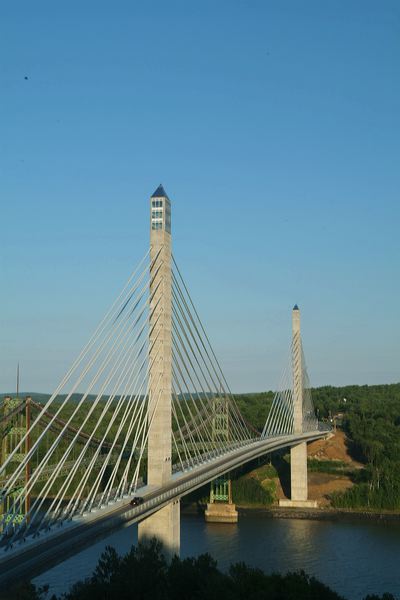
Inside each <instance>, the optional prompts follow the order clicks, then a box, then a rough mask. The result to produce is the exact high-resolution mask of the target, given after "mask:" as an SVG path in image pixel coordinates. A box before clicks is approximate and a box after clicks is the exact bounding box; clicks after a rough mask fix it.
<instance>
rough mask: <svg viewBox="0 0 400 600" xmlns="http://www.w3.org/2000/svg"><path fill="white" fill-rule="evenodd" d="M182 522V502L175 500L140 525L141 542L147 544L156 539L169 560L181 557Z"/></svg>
mask: <svg viewBox="0 0 400 600" xmlns="http://www.w3.org/2000/svg"><path fill="white" fill-rule="evenodd" d="M180 521H181V517H180V502H179V500H175V501H174V502H171V504H168V505H167V506H164V508H161V510H159V511H157V512H156V513H154V514H153V515H151V516H150V517H148V518H147V519H145V520H144V521H141V522H140V523H139V527H138V538H139V542H143V543H146V542H148V541H150V540H151V539H152V538H154V537H155V538H157V539H158V540H159V541H160V542H161V543H162V545H163V548H164V553H165V555H166V556H167V558H172V557H173V556H174V555H175V554H178V555H179V550H180V543H181V532H180Z"/></svg>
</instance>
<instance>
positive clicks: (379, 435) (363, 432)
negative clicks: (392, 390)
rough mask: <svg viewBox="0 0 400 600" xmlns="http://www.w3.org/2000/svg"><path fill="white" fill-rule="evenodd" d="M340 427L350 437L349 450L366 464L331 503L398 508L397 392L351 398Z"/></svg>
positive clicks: (399, 406)
mask: <svg viewBox="0 0 400 600" xmlns="http://www.w3.org/2000/svg"><path fill="white" fill-rule="evenodd" d="M385 387H386V386H385ZM391 387H392V386H391ZM393 387H395V386H393ZM397 387H398V386H397ZM385 391H386V390H385ZM343 428H344V429H345V431H346V433H347V435H348V438H349V440H350V444H351V446H350V451H351V452H352V453H353V455H355V457H356V458H358V459H359V460H361V461H362V462H364V463H365V468H364V469H363V470H362V471H360V473H359V475H358V478H357V480H356V484H355V485H354V486H353V487H352V488H351V489H349V490H347V491H346V492H344V493H340V494H339V493H338V494H334V495H333V497H332V505H333V506H337V507H344V508H373V509H389V510H399V509H400V393H399V394H398V395H396V394H393V396H379V395H378V396H374V395H370V396H364V397H362V398H359V399H357V400H354V401H352V402H351V404H350V406H349V409H348V410H347V412H346V414H345V417H344V421H343Z"/></svg>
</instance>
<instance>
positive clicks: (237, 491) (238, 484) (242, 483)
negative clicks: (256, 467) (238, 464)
mask: <svg viewBox="0 0 400 600" xmlns="http://www.w3.org/2000/svg"><path fill="white" fill-rule="evenodd" d="M232 496H233V501H234V502H235V503H236V504H262V505H264V506H269V505H271V504H272V503H273V501H274V496H273V493H272V491H271V490H269V489H265V488H264V487H263V486H262V485H261V483H260V482H259V481H258V480H257V479H255V478H254V477H241V478H240V479H237V480H235V481H232Z"/></svg>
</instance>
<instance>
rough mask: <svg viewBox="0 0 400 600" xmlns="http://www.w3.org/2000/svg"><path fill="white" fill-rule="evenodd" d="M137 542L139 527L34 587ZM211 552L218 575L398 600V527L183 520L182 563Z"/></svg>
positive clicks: (56, 583) (66, 580)
mask: <svg viewBox="0 0 400 600" xmlns="http://www.w3.org/2000/svg"><path fill="white" fill-rule="evenodd" d="M136 541H137V526H136V525H132V526H130V527H127V528H125V529H122V530H120V531H117V532H115V533H113V534H112V535H110V536H109V537H108V538H106V539H104V540H102V541H101V542H98V543H97V544H95V545H93V546H92V547H91V548H88V549H87V550H84V551H82V552H81V553H79V554H77V555H75V556H74V557H72V558H70V559H69V560H67V561H65V562H64V563H62V564H60V565H58V566H57V567H55V568H53V569H51V570H50V571H48V572H46V573H44V574H43V575H41V576H40V577H38V578H37V579H35V580H34V583H36V584H40V585H42V584H44V583H48V584H49V585H50V592H51V593H56V594H61V593H62V592H65V591H67V590H68V588H69V586H70V585H71V584H72V583H74V582H75V581H77V580H79V579H83V578H85V577H87V576H89V575H90V573H91V572H92V571H93V569H94V567H95V565H96V563H97V560H98V558H99V556H100V554H101V552H102V551H103V549H104V547H105V546H106V545H112V546H114V547H115V548H116V549H117V551H118V552H119V553H121V554H123V553H125V552H127V551H128V550H129V548H130V546H131V545H132V543H136ZM204 552H209V553H210V554H211V555H212V556H213V557H214V558H215V559H216V560H217V561H218V565H219V566H220V567H221V568H222V569H224V570H225V569H227V568H228V567H229V564H230V563H232V562H238V561H244V562H246V563H248V564H249V565H252V566H255V567H260V568H261V569H263V570H264V571H265V572H267V573H270V572H272V571H279V572H287V571H293V570H298V569H303V570H304V571H306V572H307V573H309V574H312V575H315V576H316V577H317V578H318V579H320V580H321V581H323V582H324V583H326V584H327V585H329V586H330V587H332V588H333V589H334V590H335V591H337V592H338V593H340V594H343V595H344V596H345V597H346V598H348V600H360V599H361V598H363V597H364V596H366V595H367V594H373V593H375V594H382V593H383V592H391V593H392V594H394V596H395V597H396V599H397V598H398V600H400V523H394V524H393V523H391V524H384V523H371V522H366V521H360V520H354V521H353V520H343V521H339V522H338V521H314V520H304V519H273V518H269V517H267V516H263V515H262V514H259V513H252V512H251V511H248V512H247V513H245V514H243V515H242V514H241V515H240V518H239V523H238V524H237V525H222V524H209V523H208V524H207V523H205V521H204V519H203V517H201V516H198V515H183V516H182V519H181V556H182V557H185V556H193V555H198V554H202V553H204Z"/></svg>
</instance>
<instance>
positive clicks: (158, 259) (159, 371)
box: [139, 185, 180, 555]
mask: <svg viewBox="0 0 400 600" xmlns="http://www.w3.org/2000/svg"><path fill="white" fill-rule="evenodd" d="M171 241H172V240H171V202H170V200H169V198H168V196H167V194H166V192H165V190H164V188H163V186H162V185H160V186H159V187H158V188H157V189H156V191H155V192H154V194H153V195H152V196H151V198H150V259H151V270H150V322H149V329H150V339H149V344H150V352H149V361H150V373H149V403H148V425H149V437H148V452H147V483H148V485H149V486H155V487H158V486H164V485H166V484H167V483H168V482H169V481H170V479H171V475H172V268H171ZM152 537H157V538H158V539H159V540H160V541H161V542H162V543H163V546H164V549H165V552H166V554H169V555H173V554H178V553H179V546H180V505H179V500H178V501H175V502H172V503H170V504H168V505H167V506H165V507H164V508H162V509H160V510H159V511H157V512H156V513H154V514H153V515H151V516H150V517H148V518H147V519H145V520H144V521H141V522H140V523H139V541H144V540H145V539H151V538H152Z"/></svg>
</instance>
